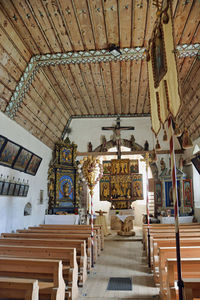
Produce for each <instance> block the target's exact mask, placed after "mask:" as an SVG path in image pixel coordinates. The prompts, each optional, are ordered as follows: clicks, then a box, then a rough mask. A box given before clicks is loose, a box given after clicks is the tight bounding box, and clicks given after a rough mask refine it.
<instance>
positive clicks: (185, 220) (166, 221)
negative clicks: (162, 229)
mask: <svg viewBox="0 0 200 300" xmlns="http://www.w3.org/2000/svg"><path fill="white" fill-rule="evenodd" d="M193 217H194V216H184V217H179V218H178V219H179V224H182V223H192V220H193ZM158 219H159V220H160V223H161V224H174V217H161V216H159V217H158Z"/></svg>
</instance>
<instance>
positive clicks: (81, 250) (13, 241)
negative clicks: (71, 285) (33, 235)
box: [0, 238, 87, 286]
mask: <svg viewBox="0 0 200 300" xmlns="http://www.w3.org/2000/svg"><path fill="white" fill-rule="evenodd" d="M0 245H21V246H40V247H42V246H44V247H55V246H56V247H70V248H76V253H77V262H78V267H79V283H80V285H81V286H82V285H83V284H84V282H85V281H86V279H87V254H86V243H85V241H81V240H56V239H19V238H18V239H17V238H1V239H0Z"/></svg>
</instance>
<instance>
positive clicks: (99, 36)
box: [87, 0, 107, 49]
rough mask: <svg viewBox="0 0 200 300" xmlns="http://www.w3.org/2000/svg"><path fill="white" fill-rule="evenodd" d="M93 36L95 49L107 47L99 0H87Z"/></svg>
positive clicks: (101, 7)
mask: <svg viewBox="0 0 200 300" xmlns="http://www.w3.org/2000/svg"><path fill="white" fill-rule="evenodd" d="M87 3H88V7H89V11H90V17H91V21H92V26H93V32H94V36H95V49H105V48H107V37H106V28H105V23H104V14H103V6H102V1H101V0H89V1H87Z"/></svg>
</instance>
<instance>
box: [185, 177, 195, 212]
mask: <svg viewBox="0 0 200 300" xmlns="http://www.w3.org/2000/svg"><path fill="white" fill-rule="evenodd" d="M183 201H184V206H186V207H192V206H193V196H192V183H191V180H190V179H185V180H183Z"/></svg>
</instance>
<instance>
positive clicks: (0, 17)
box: [0, 9, 32, 62]
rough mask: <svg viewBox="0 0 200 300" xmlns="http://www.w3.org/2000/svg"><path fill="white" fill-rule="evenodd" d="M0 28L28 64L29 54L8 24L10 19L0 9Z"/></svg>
mask: <svg viewBox="0 0 200 300" xmlns="http://www.w3.org/2000/svg"><path fill="white" fill-rule="evenodd" d="M0 27H1V28H2V30H3V31H4V32H5V33H6V35H7V36H8V37H9V39H10V40H11V41H12V43H13V46H14V47H15V48H16V49H17V51H18V52H19V53H20V55H21V56H22V57H23V59H24V60H25V61H26V62H28V61H29V60H30V58H31V56H32V55H31V53H30V52H29V50H28V49H27V48H26V46H25V45H24V43H23V41H22V39H21V37H20V36H19V35H18V33H17V31H16V30H15V28H14V27H13V25H12V22H10V19H8V17H7V16H6V15H4V14H3V12H2V10H1V9H0Z"/></svg>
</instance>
